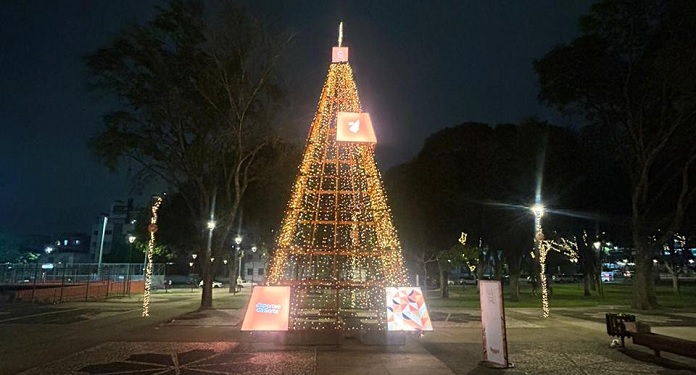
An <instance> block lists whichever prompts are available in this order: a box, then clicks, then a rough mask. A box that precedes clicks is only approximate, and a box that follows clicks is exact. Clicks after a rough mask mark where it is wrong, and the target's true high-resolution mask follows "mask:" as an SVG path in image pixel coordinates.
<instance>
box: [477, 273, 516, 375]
mask: <svg viewBox="0 0 696 375" xmlns="http://www.w3.org/2000/svg"><path fill="white" fill-rule="evenodd" d="M479 286H480V289H481V292H480V298H481V327H482V328H483V361H484V364H486V365H491V366H494V367H509V362H508V353H507V333H506V329H505V309H504V308H503V287H502V285H501V284H500V281H498V280H480V281H479Z"/></svg>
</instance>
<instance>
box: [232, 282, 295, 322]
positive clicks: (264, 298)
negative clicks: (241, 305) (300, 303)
mask: <svg viewBox="0 0 696 375" xmlns="http://www.w3.org/2000/svg"><path fill="white" fill-rule="evenodd" d="M289 317H290V287H289V286H259V285H257V286H255V287H254V289H253V290H252V292H251V299H249V307H247V311H246V315H244V322H243V323H242V331H287V330H288V321H289Z"/></svg>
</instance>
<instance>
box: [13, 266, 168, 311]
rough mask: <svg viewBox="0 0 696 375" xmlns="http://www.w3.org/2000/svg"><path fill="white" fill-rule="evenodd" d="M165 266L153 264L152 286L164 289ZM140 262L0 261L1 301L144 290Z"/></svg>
mask: <svg viewBox="0 0 696 375" xmlns="http://www.w3.org/2000/svg"><path fill="white" fill-rule="evenodd" d="M165 270H166V268H165V265H164V264H153V274H152V289H153V290H154V289H158V288H164V278H165ZM144 285H145V282H144V272H143V264H142V263H102V264H101V266H100V265H99V264H96V263H74V264H50V263H49V264H41V263H33V264H32V263H29V264H11V263H6V264H0V301H24V302H32V303H33V302H41V303H61V302H68V301H89V300H104V299H107V298H110V297H123V296H130V295H131V294H138V293H143V291H144Z"/></svg>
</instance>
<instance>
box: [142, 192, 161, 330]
mask: <svg viewBox="0 0 696 375" xmlns="http://www.w3.org/2000/svg"><path fill="white" fill-rule="evenodd" d="M161 204H162V198H161V197H154V202H153V203H152V208H151V211H152V215H151V216H150V225H148V226H147V230H148V232H150V240H149V241H148V243H147V266H146V267H145V292H144V293H143V317H148V316H150V289H151V287H152V255H153V251H154V249H155V232H157V210H159V207H160V205H161Z"/></svg>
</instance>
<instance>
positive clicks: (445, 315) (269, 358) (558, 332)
mask: <svg viewBox="0 0 696 375" xmlns="http://www.w3.org/2000/svg"><path fill="white" fill-rule="evenodd" d="M158 297H159V296H158ZM224 298H229V297H224ZM237 298H238V297H237ZM224 301H225V300H223V302H221V303H218V306H220V307H225V306H226V305H227V303H226V302H224ZM195 302H197V300H196V299H195V298H193V299H185V298H184V299H177V298H176V297H169V299H168V300H166V301H165V300H157V299H155V300H154V301H153V305H152V312H153V316H152V317H151V318H149V319H142V318H140V317H139V316H138V315H137V314H136V312H138V311H139V306H138V304H137V303H132V301H131V303H130V305H129V304H128V302H127V301H123V302H120V303H119V302H111V303H108V304H100V305H95V304H90V303H88V304H71V305H70V306H64V308H65V309H66V310H71V311H72V313H71V314H74V313H75V311H79V309H80V308H84V306H83V305H87V307H88V308H90V309H92V310H100V311H101V312H99V313H96V312H95V314H103V315H102V316H101V317H100V318H99V319H92V320H86V321H74V322H68V323H65V324H64V326H63V329H62V330H61V329H60V328H61V327H59V326H57V325H56V324H54V323H47V324H45V325H43V326H42V327H43V328H44V329H47V331H46V334H45V335H44V334H42V333H41V332H38V331H36V330H37V327H36V325H35V324H34V325H31V324H29V322H25V323H22V319H14V318H16V316H12V314H6V315H4V316H3V315H1V314H0V343H2V346H0V349H1V350H0V358H1V359H0V361H1V362H0V374H15V373H18V372H19V373H21V374H107V373H108V374H320V375H323V374H336V375H341V374H361V375H369V374H400V375H411V374H414V375H415V374H427V375H440V374H442V375H444V374H501V373H504V374H564V375H565V374H592V375H599V374H617V375H619V374H621V375H625V374H693V373H696V360H693V359H689V358H684V357H679V356H673V355H670V354H669V353H664V354H663V356H664V357H665V359H662V360H657V359H656V358H655V357H654V356H653V355H652V352H651V351H650V350H648V349H646V348H643V347H636V346H633V345H632V344H631V343H630V340H628V342H627V348H626V349H621V350H619V349H613V348H610V347H609V343H610V342H611V338H610V337H609V336H607V334H606V332H605V328H604V323H603V319H604V313H605V312H607V309H606V308H605V309H597V308H584V309H557V310H553V311H552V315H551V317H550V318H548V319H542V318H541V317H540V313H539V311H538V310H537V309H507V310H506V318H507V333H508V352H509V359H510V361H511V362H512V364H513V365H514V367H511V368H508V369H505V370H499V369H490V368H487V367H483V366H481V365H479V362H480V360H481V359H482V358H481V355H482V349H481V327H480V323H479V321H480V316H479V311H478V310H467V309H443V310H437V311H432V315H433V317H434V326H435V331H434V332H432V333H428V334H426V335H424V336H423V337H417V336H415V335H410V336H408V338H407V340H406V344H405V345H403V346H368V345H364V344H361V343H359V342H358V340H357V339H355V338H350V337H342V338H340V339H339V342H340V345H287V344H283V343H282V341H280V340H278V339H274V337H272V335H269V334H262V335H258V334H249V333H244V332H240V331H239V328H238V327H239V322H240V317H241V315H242V313H243V310H242V309H234V308H220V309H216V310H205V311H193V308H192V306H193V305H195ZM75 309H78V310H75ZM109 311H110V312H111V314H109ZM186 311H188V312H186ZM35 313H36V314H44V315H37V316H36V318H37V319H38V318H39V317H44V318H43V319H47V318H45V317H49V316H51V315H56V314H59V313H55V312H54V313H51V311H45V312H42V311H37V312H35ZM46 313H48V314H46ZM63 314H69V313H68V312H67V311H66V312H63ZM104 314H105V315H104ZM638 317H639V319H641V320H645V321H649V322H651V323H652V324H653V326H654V327H655V328H654V331H656V332H660V333H665V334H672V335H676V336H680V337H683V338H691V339H694V338H696V314H694V313H692V312H688V311H680V310H674V311H669V312H662V313H660V314H655V313H652V314H651V315H648V314H645V315H642V314H639V316H638ZM3 318H4V319H5V321H4V323H3ZM7 319H12V320H7ZM18 322H19V323H18ZM116 323H118V324H120V326H119V325H117V324H116ZM29 331H31V332H32V333H30V334H27V333H25V335H26V336H27V337H28V338H26V339H22V338H21V336H22V332H29ZM61 331H64V332H63V334H62V335H61V333H60V332H61ZM6 334H10V335H12V336H6ZM42 335H43V336H42ZM41 337H45V339H44V341H36V340H38V339H40V338H41ZM12 338H14V339H15V340H14V342H15V344H16V345H18V347H19V348H18V349H16V350H12V349H11V347H12V342H13V339H12ZM17 340H19V341H17ZM29 341H31V342H29ZM22 371H23V372H22Z"/></svg>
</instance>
